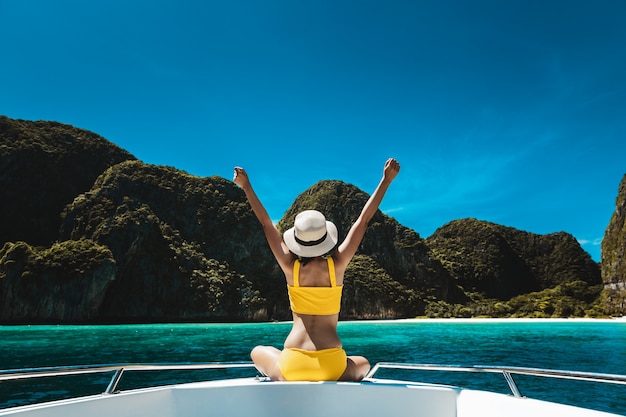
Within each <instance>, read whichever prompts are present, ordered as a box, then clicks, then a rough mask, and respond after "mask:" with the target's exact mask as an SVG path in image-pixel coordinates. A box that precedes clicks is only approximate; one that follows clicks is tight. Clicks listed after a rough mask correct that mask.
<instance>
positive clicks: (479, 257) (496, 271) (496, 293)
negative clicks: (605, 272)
mask: <svg viewBox="0 0 626 417" xmlns="http://www.w3.org/2000/svg"><path fill="white" fill-rule="evenodd" d="M427 244H428V245H429V247H430V248H431V249H432V251H433V253H434V255H435V257H436V258H437V259H439V260H440V261H441V262H442V264H443V265H444V266H445V267H446V269H448V270H449V271H450V273H451V274H452V276H453V277H454V278H455V279H456V281H457V282H458V284H459V285H460V286H461V287H463V289H465V290H466V291H471V292H480V293H483V294H484V295H485V296H486V297H489V298H496V299H499V300H509V299H510V298H512V297H514V296H517V295H520V294H525V293H530V292H534V291H541V290H543V289H546V288H553V287H556V286H557V285H560V284H563V283H569V282H574V281H583V282H585V283H586V284H587V285H596V284H599V283H600V282H601V277H600V269H599V267H598V265H597V264H596V263H595V262H593V260H592V259H591V257H590V256H589V254H588V253H587V252H585V251H584V250H583V249H582V248H581V247H580V245H579V244H578V242H577V241H576V239H575V238H574V237H573V236H572V235H570V234H568V233H564V232H560V233H552V234H548V235H537V234H533V233H528V232H524V231H521V230H517V229H514V228H511V227H505V226H501V225H497V224H494V223H489V222H486V221H480V220H475V219H461V220H455V221H452V222H450V223H448V224H446V225H444V226H442V227H441V228H439V229H437V231H435V233H433V234H432V235H431V236H430V237H428V239H427Z"/></svg>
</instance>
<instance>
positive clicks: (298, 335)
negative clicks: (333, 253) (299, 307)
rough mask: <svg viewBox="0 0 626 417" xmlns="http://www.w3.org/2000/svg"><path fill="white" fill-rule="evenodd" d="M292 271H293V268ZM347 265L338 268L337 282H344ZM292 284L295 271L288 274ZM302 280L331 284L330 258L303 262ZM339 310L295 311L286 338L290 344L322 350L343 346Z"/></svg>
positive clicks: (307, 283) (315, 284)
mask: <svg viewBox="0 0 626 417" xmlns="http://www.w3.org/2000/svg"><path fill="white" fill-rule="evenodd" d="M291 272H292V271H291ZM343 275H344V270H343V268H341V269H339V268H336V269H335V276H336V279H337V285H343ZM285 277H286V279H287V284H288V285H293V284H294V282H293V273H291V274H285ZM299 284H300V286H303V287H328V286H330V274H329V272H328V263H327V261H326V259H324V258H321V257H318V258H314V259H312V260H311V261H309V262H308V263H306V265H303V266H301V268H300V273H299ZM338 321H339V314H331V315H312V314H298V313H293V327H292V329H291V332H290V333H289V335H288V336H287V339H286V340H285V347H286V348H298V349H305V350H320V349H329V348H335V347H342V346H341V341H340V339H339V336H338V335H337V322H338Z"/></svg>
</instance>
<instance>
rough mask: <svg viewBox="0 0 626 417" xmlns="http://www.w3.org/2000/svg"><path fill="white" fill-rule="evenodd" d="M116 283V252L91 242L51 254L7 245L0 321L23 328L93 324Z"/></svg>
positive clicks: (65, 245) (0, 272)
mask: <svg viewBox="0 0 626 417" xmlns="http://www.w3.org/2000/svg"><path fill="white" fill-rule="evenodd" d="M114 280H115V259H114V258H113V255H112V253H111V251H110V250H109V249H108V248H106V247H105V246H102V245H99V244H97V243H95V242H93V241H91V240H87V239H80V240H78V241H66V242H62V243H56V244H54V245H52V246H51V247H50V248H47V249H46V248H33V247H31V246H30V245H28V244H26V243H24V242H17V243H5V244H4V246H3V247H2V249H1V250H0V318H1V319H2V321H4V322H23V323H31V322H35V323H41V322H52V323H57V322H59V321H61V322H84V321H90V320H94V319H97V318H99V316H100V308H101V305H102V301H103V299H104V297H105V294H106V292H107V290H108V288H109V286H110V285H111V283H112V282H113V281H114Z"/></svg>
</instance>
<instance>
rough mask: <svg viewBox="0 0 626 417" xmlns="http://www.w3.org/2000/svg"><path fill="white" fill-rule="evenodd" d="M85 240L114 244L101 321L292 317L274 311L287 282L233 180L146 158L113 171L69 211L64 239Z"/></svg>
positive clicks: (62, 230) (106, 244)
mask: <svg viewBox="0 0 626 417" xmlns="http://www.w3.org/2000/svg"><path fill="white" fill-rule="evenodd" d="M80 237H87V238H89V239H93V240H94V241H96V242H98V243H100V244H102V245H105V246H107V247H108V248H110V249H111V251H112V253H113V256H114V258H115V259H116V261H117V279H116V281H115V282H114V283H112V285H111V286H110V288H109V290H108V291H107V294H106V297H105V299H104V301H103V304H102V307H101V311H100V314H101V318H102V319H103V320H108V321H116V320H124V321H128V320H150V321H154V320H168V321H178V320H218V319H221V320H231V319H237V320H242V319H253V318H257V317H258V318H268V317H269V316H274V315H275V314H278V315H280V314H281V312H282V313H284V312H285V311H286V305H285V306H283V308H282V311H278V312H274V311H271V312H267V309H269V308H273V307H274V305H275V303H274V302H273V303H271V304H270V305H268V299H269V300H272V301H274V300H276V299H277V298H278V296H277V295H276V293H277V291H278V290H277V289H278V288H281V289H282V287H284V285H280V284H281V282H282V281H280V280H279V279H278V277H277V275H276V271H275V266H274V262H273V258H272V257H271V254H270V252H269V249H268V248H267V244H266V243H265V239H264V237H263V234H262V231H261V227H260V225H259V224H258V221H257V220H256V218H255V217H254V215H253V214H252V212H251V210H250V208H249V206H248V204H247V202H246V201H245V197H244V195H243V193H242V191H241V190H239V189H238V188H237V187H236V186H235V185H234V184H233V183H232V182H231V181H227V180H225V179H222V178H218V177H212V178H199V177H195V176H191V175H188V174H186V173H184V172H182V171H179V170H176V169H174V168H169V167H161V166H153V165H146V164H143V163H141V162H139V161H129V162H124V163H121V164H118V165H115V166H113V167H111V168H110V169H108V170H107V171H106V172H105V173H104V174H102V175H101V176H100V177H99V178H98V179H97V180H96V182H95V183H94V185H93V187H92V189H91V190H90V191H89V192H87V193H85V194H82V195H80V196H78V197H77V198H76V199H75V200H74V202H73V203H72V204H70V205H68V207H67V208H66V209H65V211H64V212H63V225H62V228H61V234H60V239H61V240H66V239H78V238H80ZM252 282H255V283H259V285H258V287H257V286H254V285H253V283H252ZM270 282H276V283H277V284H278V285H277V286H276V287H274V288H272V287H270V286H269V285H268V284H267V283H270ZM283 315H284V314H283ZM281 317H283V316H281Z"/></svg>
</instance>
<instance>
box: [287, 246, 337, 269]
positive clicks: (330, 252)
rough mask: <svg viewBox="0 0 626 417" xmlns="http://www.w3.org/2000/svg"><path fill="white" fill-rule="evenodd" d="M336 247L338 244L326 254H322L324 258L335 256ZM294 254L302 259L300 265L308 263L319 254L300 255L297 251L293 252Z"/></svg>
mask: <svg viewBox="0 0 626 417" xmlns="http://www.w3.org/2000/svg"><path fill="white" fill-rule="evenodd" d="M336 248H337V246H335V247H334V248H332V249H331V250H330V251H328V252H326V253H325V254H323V255H321V256H322V258H324V259H326V258H328V257H330V256H333V253H335V250H336ZM291 253H293V252H291ZM293 255H294V256H295V257H296V258H297V259H298V260H299V261H300V265H302V266H304V265H306V264H308V263H309V262H311V261H312V260H313V259H315V258H317V256H314V257H305V256H298V255H296V254H295V253H293Z"/></svg>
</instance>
